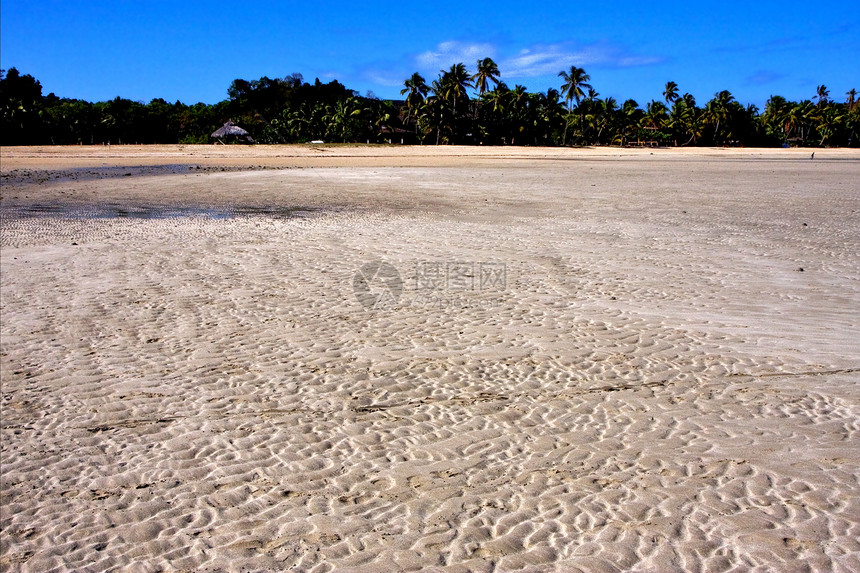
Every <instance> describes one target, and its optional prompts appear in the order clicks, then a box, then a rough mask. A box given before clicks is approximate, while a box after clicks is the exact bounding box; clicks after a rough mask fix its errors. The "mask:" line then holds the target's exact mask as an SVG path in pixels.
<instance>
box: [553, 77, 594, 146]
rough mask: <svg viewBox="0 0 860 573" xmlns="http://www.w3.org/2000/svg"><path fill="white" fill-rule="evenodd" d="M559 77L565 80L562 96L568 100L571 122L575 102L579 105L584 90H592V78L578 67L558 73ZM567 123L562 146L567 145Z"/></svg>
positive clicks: (568, 113) (562, 86)
mask: <svg viewBox="0 0 860 573" xmlns="http://www.w3.org/2000/svg"><path fill="white" fill-rule="evenodd" d="M558 77H560V78H562V80H564V81H563V82H562V84H561V95H563V96H564V97H565V99H566V100H567V116H568V122H567V123H569V121H570V114H571V113H572V112H573V101H574V100H576V105H579V100H581V99H582V96H584V95H585V92H584V91H583V89H591V84H589V83H588V82H589V81H590V80H591V76H589V75H588V74H586V73H585V70H584V69H582V68H578V67H576V66H570V70H569V71H564V70H562V71H561V72H559V73H558ZM567 123H565V126H564V136H563V137H562V140H561V144H562V145H566V144H567Z"/></svg>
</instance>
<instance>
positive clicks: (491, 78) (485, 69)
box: [472, 58, 501, 95]
mask: <svg viewBox="0 0 860 573" xmlns="http://www.w3.org/2000/svg"><path fill="white" fill-rule="evenodd" d="M499 76H501V73H500V72H499V66H498V65H496V62H494V61H493V60H492V58H484V59H483V60H478V71H477V72H476V73H475V75H474V76H472V81H474V82H475V89H477V90H478V95H484V92H486V91H487V88H488V87H489V84H490V83H491V82H492V83H493V84H494V85H499Z"/></svg>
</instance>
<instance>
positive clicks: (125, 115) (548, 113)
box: [0, 58, 860, 147]
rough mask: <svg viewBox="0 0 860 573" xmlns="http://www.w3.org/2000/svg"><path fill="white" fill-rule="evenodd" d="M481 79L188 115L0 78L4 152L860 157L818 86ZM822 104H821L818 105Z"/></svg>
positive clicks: (220, 106) (298, 94) (239, 87)
mask: <svg viewBox="0 0 860 573" xmlns="http://www.w3.org/2000/svg"><path fill="white" fill-rule="evenodd" d="M476 64H477V65H476V72H475V73H474V74H472V73H470V72H469V71H468V70H467V68H466V66H465V64H463V63H457V64H454V65H452V66H451V67H450V68H449V69H447V70H440V72H439V76H438V77H437V78H436V79H434V80H433V81H432V82H431V83H430V84H429V85H428V84H427V81H426V80H425V79H424V78H423V77H422V76H421V75H420V74H418V73H415V74H413V75H412V76H411V77H409V78H408V79H406V80H405V81H404V84H403V85H404V88H403V89H402V90H401V92H400V93H401V95H402V96H404V100H402V101H390V100H388V101H386V100H379V99H377V98H375V97H374V96H372V94H368V96H365V97H362V96H360V95H359V94H358V93H357V92H355V91H353V90H350V89H347V88H346V87H345V86H344V85H342V84H340V83H339V82H337V81H336V80H333V81H331V82H329V83H325V84H324V83H321V82H320V81H319V80H318V79H317V80H315V82H314V83H313V84H310V83H307V82H304V80H303V78H302V76H301V75H300V74H292V75H290V76H287V77H285V78H282V79H270V78H267V77H263V78H260V79H259V80H255V81H247V80H242V79H237V80H235V81H233V83H232V84H231V85H230V87H229V89H228V90H227V95H228V99H226V100H224V101H221V102H219V103H217V104H214V105H207V104H203V103H197V104H194V105H186V104H183V103H181V102H178V101H177V102H176V103H169V102H167V101H165V100H163V99H160V98H158V99H154V100H152V101H150V102H149V103H148V104H144V103H142V102H136V101H131V100H128V99H123V98H119V97H118V98H116V99H113V100H110V101H103V102H96V103H91V102H87V101H83V100H78V99H66V98H58V97H57V96H55V95H54V94H48V95H47V96H44V95H42V86H41V84H40V83H39V82H38V81H37V80H36V79H35V78H33V77H32V76H30V75H22V74H21V73H20V72H19V71H18V70H17V69H15V68H11V69H10V70H9V71H8V73H4V72H3V71H0V145H37V144H56V145H68V144H78V143H82V144H102V143H115V144H116V143H208V142H210V141H211V139H210V134H211V133H212V132H213V131H215V130H216V129H217V128H218V127H220V126H221V125H222V124H223V123H224V122H226V121H228V120H232V121H234V122H235V123H236V124H238V125H240V126H242V127H243V128H245V129H246V130H248V131H249V132H250V134H251V136H252V137H253V138H254V140H255V141H257V142H260V143H296V142H307V141H312V140H324V141H328V142H361V143H363V142H368V141H370V142H377V143H381V142H387V141H390V142H393V143H400V142H401V141H402V142H405V143H423V144H437V145H439V144H484V145H569V144H574V145H672V146H675V145H677V146H684V145H707V146H713V145H718V146H722V145H727V146H767V147H773V146H785V145H802V146H851V147H857V146H858V145H860V141H858V140H859V139H860V138H858V135H860V122H858V119H860V105H858V102H857V101H856V95H857V94H856V90H854V89H852V90H851V91H849V92H848V93H846V94H845V96H846V100H845V102H844V103H839V102H837V101H835V100H834V99H831V97H830V91H829V90H828V89H827V87H826V86H824V85H820V86H818V87H817V89H816V94H815V96H813V98H812V99H810V100H804V101H800V102H792V101H788V100H786V99H785V98H783V97H781V96H778V95H774V96H771V98H770V99H769V100H768V101H767V104H766V105H765V109H764V111H763V112H760V111H759V109H758V108H756V106H753V105H748V106H744V105H742V104H741V103H739V102H738V101H737V100H735V98H734V96H732V94H731V93H730V92H728V91H725V90H724V91H721V92H719V93H717V94H714V97H713V98H712V99H711V100H710V101H708V102H706V103H705V105H704V106H702V107H699V106H698V105H697V103H696V100H695V98H694V97H693V96H692V95H690V94H689V93H684V94H680V93H679V89H678V85H677V84H676V83H675V82H671V81H670V82H667V83H666V87H665V90H664V91H663V93H662V98H661V99H659V100H657V99H655V100H652V101H650V102H648V103H647V104H646V105H645V108H644V109H643V108H642V107H641V106H640V105H639V104H638V103H637V102H636V101H634V100H627V101H625V102H623V103H622V104H621V105H619V104H618V102H617V101H616V100H615V99H613V98H601V97H600V94H599V93H598V92H597V91H596V90H595V89H594V87H593V86H592V84H591V83H589V82H591V81H592V79H591V77H590V76H589V75H588V74H587V73H586V72H585V70H583V69H582V68H578V67H576V66H572V67H571V68H570V69H569V70H566V71H562V72H560V73H559V74H558V75H559V78H560V85H559V89H556V88H549V89H547V91H546V92H539V93H531V92H528V91H526V88H525V87H523V86H520V85H517V86H514V87H513V88H510V87H508V85H507V84H505V82H503V81H502V80H501V72H500V71H499V68H498V66H497V65H496V63H495V62H494V61H493V60H492V59H490V58H484V59H482V60H478V61H477V63H476ZM813 100H815V101H813Z"/></svg>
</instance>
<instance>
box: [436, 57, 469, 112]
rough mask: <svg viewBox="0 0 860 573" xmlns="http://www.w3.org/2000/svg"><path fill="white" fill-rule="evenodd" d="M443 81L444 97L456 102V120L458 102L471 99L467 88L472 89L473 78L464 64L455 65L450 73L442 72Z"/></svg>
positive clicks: (441, 83)
mask: <svg viewBox="0 0 860 573" xmlns="http://www.w3.org/2000/svg"><path fill="white" fill-rule="evenodd" d="M440 73H441V74H442V79H441V82H440V86H441V88H442V93H443V97H445V99H450V100H452V101H453V102H454V110H453V113H454V118H455V119H456V117H457V100H458V99H467V100H468V99H469V95H468V94H467V93H466V88H470V87H472V76H471V75H470V74H469V72H468V71H466V66H465V64H463V63H462V62H461V63H459V64H454V65H452V66H451V69H449V70H448V71H445V70H440Z"/></svg>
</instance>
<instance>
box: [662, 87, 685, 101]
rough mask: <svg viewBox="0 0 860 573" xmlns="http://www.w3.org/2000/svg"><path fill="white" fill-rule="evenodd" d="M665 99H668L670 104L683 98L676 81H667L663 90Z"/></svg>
mask: <svg viewBox="0 0 860 573" xmlns="http://www.w3.org/2000/svg"><path fill="white" fill-rule="evenodd" d="M663 99H664V100H666V104H668V105H672V104H673V103H675V102H676V101H678V100H679V99H681V96H679V95H678V84H676V83H675V82H666V88H665V89H664V90H663Z"/></svg>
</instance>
